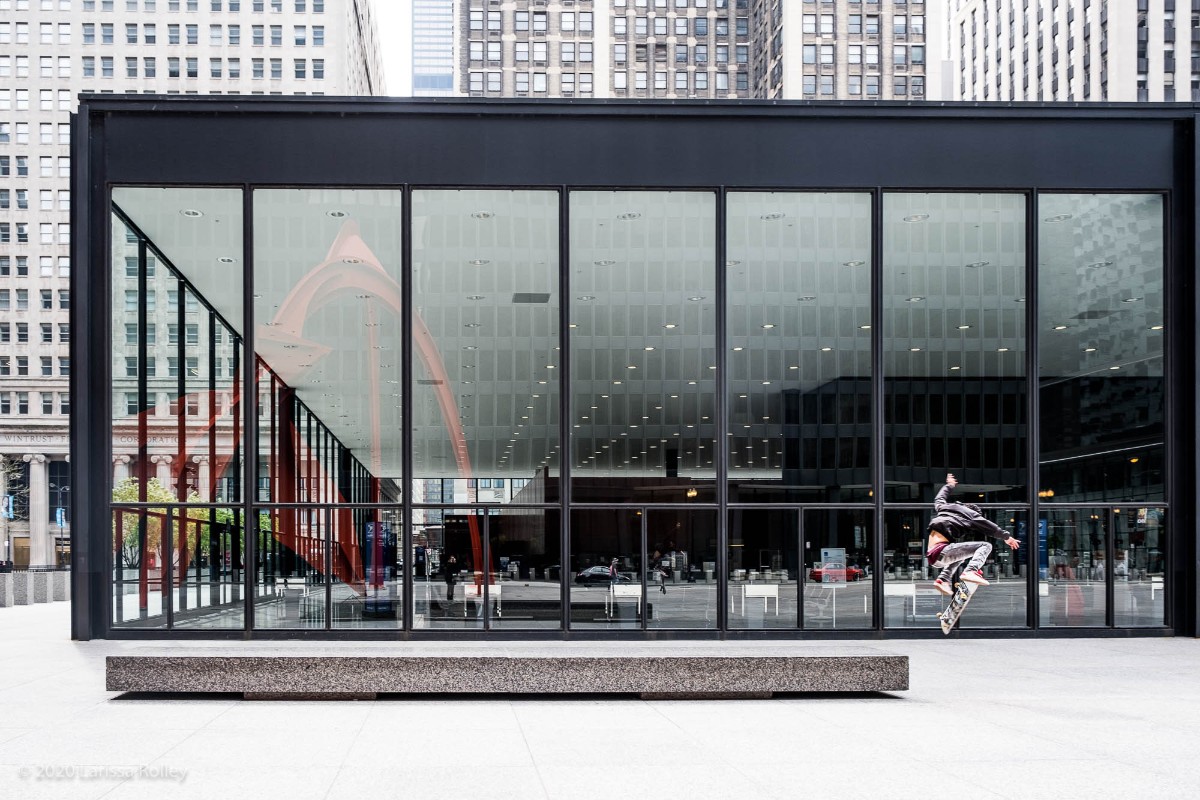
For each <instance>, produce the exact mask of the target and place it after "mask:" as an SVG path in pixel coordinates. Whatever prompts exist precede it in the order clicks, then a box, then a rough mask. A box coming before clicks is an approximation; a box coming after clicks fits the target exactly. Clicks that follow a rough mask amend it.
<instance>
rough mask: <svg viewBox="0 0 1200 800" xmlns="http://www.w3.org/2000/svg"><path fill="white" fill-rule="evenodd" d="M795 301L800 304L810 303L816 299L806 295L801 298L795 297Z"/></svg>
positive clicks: (813, 296)
mask: <svg viewBox="0 0 1200 800" xmlns="http://www.w3.org/2000/svg"><path fill="white" fill-rule="evenodd" d="M796 299H797V300H799V301H800V302H801V303H811V302H812V301H813V300H816V299H817V298H816V296H815V295H811V294H806V295H802V296H801V297H797V298H796Z"/></svg>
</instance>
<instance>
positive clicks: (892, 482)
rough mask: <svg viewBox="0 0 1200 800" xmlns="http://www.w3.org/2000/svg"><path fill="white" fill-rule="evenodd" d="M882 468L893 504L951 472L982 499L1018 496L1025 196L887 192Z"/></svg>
mask: <svg viewBox="0 0 1200 800" xmlns="http://www.w3.org/2000/svg"><path fill="white" fill-rule="evenodd" d="M883 217H884V219H883V231H884V264H883V297H882V303H883V320H884V329H883V348H884V352H883V364H884V375H885V377H884V380H885V388H884V392H885V397H884V409H883V412H884V422H885V426H886V427H885V437H886V438H885V441H884V467H885V470H884V472H885V478H886V480H887V490H886V491H887V494H886V499H887V500H889V501H915V502H924V501H925V499H926V498H928V497H932V495H933V488H934V486H935V484H936V483H937V482H939V481H941V479H942V478H943V476H944V475H945V474H946V472H947V471H952V472H954V473H955V474H956V475H958V476H959V479H960V480H961V481H962V483H963V490H970V491H974V492H977V493H979V494H982V495H983V498H982V499H980V502H995V501H999V500H1012V501H1017V502H1024V501H1025V500H1026V499H1027V498H1026V497H1025V485H1026V480H1027V478H1026V456H1025V437H1026V420H1025V405H1026V404H1025V352H1024V350H1025V310H1024V309H1025V200H1024V198H1023V197H1022V196H1021V195H1016V194H973V193H955V194H949V193H913V194H900V193H897V194H886V195H884V200H883Z"/></svg>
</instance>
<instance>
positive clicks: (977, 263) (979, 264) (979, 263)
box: [964, 261, 992, 269]
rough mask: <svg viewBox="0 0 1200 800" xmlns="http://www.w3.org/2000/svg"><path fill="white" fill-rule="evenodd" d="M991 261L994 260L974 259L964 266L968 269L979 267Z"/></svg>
mask: <svg viewBox="0 0 1200 800" xmlns="http://www.w3.org/2000/svg"><path fill="white" fill-rule="evenodd" d="M991 263H992V262H990V261H972V262H971V263H970V264H966V265H964V266H966V267H967V269H979V268H980V267H986V266H988V265H990V264H991Z"/></svg>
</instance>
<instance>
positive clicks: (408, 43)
mask: <svg viewBox="0 0 1200 800" xmlns="http://www.w3.org/2000/svg"><path fill="white" fill-rule="evenodd" d="M372 6H373V7H374V11H375V25H376V27H377V29H378V30H379V44H380V48H381V50H382V56H383V70H384V72H385V74H386V76H387V77H386V81H387V93H388V94H389V95H391V96H392V97H407V96H409V95H411V94H412V13H411V11H412V8H411V5H410V3H409V0H372Z"/></svg>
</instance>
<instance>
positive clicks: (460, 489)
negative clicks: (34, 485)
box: [71, 95, 1198, 638]
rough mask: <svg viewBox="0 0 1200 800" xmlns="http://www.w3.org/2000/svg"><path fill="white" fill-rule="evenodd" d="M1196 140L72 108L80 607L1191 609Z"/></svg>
mask: <svg viewBox="0 0 1200 800" xmlns="http://www.w3.org/2000/svg"><path fill="white" fill-rule="evenodd" d="M101 120H102V121H103V125H102V126H100V125H99V124H97V123H98V122H99V121H101ZM1195 124H1196V109H1195V108H1193V107H1191V106H1181V105H1178V104H1151V105H1146V104H1141V105H1138V106H1095V107H1086V108H1079V107H1073V106H1065V105H1063V106H1052V105H1047V106H1031V107H1022V108H1001V107H997V106H995V105H989V104H980V105H975V106H957V107H952V108H935V107H932V106H928V105H920V106H918V105H912V104H907V103H881V104H875V105H865V104H863V105H856V106H853V107H852V113H848V111H847V106H846V105H845V104H840V103H838V104H820V103H816V104H814V103H788V102H780V101H769V102H762V103H753V102H746V103H736V104H710V103H703V102H697V103H687V102H674V103H634V102H627V103H621V102H608V103H602V104H597V103H585V102H547V103H533V102H522V101H496V102H479V101H469V100H468V101H457V102H454V101H447V102H439V103H421V102H408V103H405V102H392V103H368V104H358V103H355V102H353V101H350V100H334V99H330V98H315V99H314V98H308V99H306V101H305V103H304V105H302V106H301V105H297V103H296V101H294V100H289V101H288V102H287V103H282V102H279V101H274V100H272V99H271V98H261V99H260V101H259V102H254V101H252V100H246V99H245V98H240V99H238V100H237V101H236V102H234V101H227V100H224V99H222V98H203V97H201V98H193V99H190V100H188V101H183V100H179V99H174V100H173V99H172V98H167V97H154V98H143V97H140V96H126V97H104V96H96V95H93V96H89V97H87V98H85V102H84V107H83V109H82V110H81V113H80V116H79V117H78V119H77V127H76V129H75V130H74V131H73V141H74V142H75V143H76V146H75V148H74V157H75V158H76V162H77V163H78V164H80V165H81V170H80V171H79V172H78V173H77V183H76V184H75V185H74V190H75V191H74V194H73V198H72V200H73V204H72V224H73V234H74V239H73V245H72V247H73V251H72V252H73V256H74V258H76V259H77V260H82V261H84V262H86V263H87V265H88V268H87V269H86V270H76V271H73V272H72V276H71V280H72V289H73V291H74V292H75V293H76V295H77V296H82V297H87V298H88V300H89V302H87V303H82V304H76V309H75V320H76V327H77V328H78V329H79V330H80V331H83V332H84V333H83V335H80V336H76V337H75V338H74V339H73V341H72V353H73V356H74V362H73V363H75V364H76V365H77V366H76V373H75V380H74V382H73V391H74V392H75V394H74V401H75V402H74V403H73V405H74V414H75V416H76V421H77V424H76V425H75V426H74V427H73V429H72V437H73V439H72V449H71V452H72V456H73V460H72V462H71V469H72V470H73V484H72V486H73V492H72V503H73V508H74V511H75V513H76V514H83V515H84V517H85V519H86V525H80V526H77V527H76V529H75V531H74V537H73V543H72V546H73V555H74V557H75V566H76V571H75V578H74V579H75V581H76V584H75V592H74V596H75V597H76V598H78V602H77V603H76V606H75V609H74V614H75V616H74V625H75V628H74V630H75V635H76V636H77V637H80V638H87V637H91V636H113V637H136V636H155V637H157V636H173V635H176V632H177V631H178V632H179V633H180V634H183V633H191V634H193V635H195V634H196V633H199V634H201V635H205V636H236V637H242V636H247V635H249V636H253V637H261V638H270V637H272V636H281V637H287V636H296V635H304V636H313V637H333V638H338V637H341V638H358V637H364V638H370V637H377V638H419V637H422V636H428V635H433V636H447V635H448V636H481V635H488V634H489V633H490V632H493V631H499V632H504V633H509V632H517V633H519V634H520V635H540V636H545V637H551V638H571V637H579V638H587V637H589V636H591V637H595V636H629V637H659V636H690V637H704V636H711V637H764V636H767V637H769V636H779V637H796V636H806V637H814V638H820V637H831V636H832V637H837V636H846V635H854V636H862V635H876V636H889V635H920V634H921V632H922V631H925V632H927V633H929V634H930V635H934V636H940V635H941V634H940V633H939V632H937V631H938V628H937V623H936V619H935V615H936V612H937V611H939V610H940V608H941V604H940V603H941V597H940V595H938V594H937V593H936V591H935V590H934V589H933V588H932V580H931V579H932V577H933V576H932V574H931V572H930V570H929V565H928V560H927V550H926V548H927V544H928V543H927V540H926V536H925V532H926V528H927V524H928V520H929V518H930V514H931V508H930V504H931V501H932V498H933V496H934V493H935V491H936V490H937V488H938V487H939V486H940V485H941V484H942V483H943V482H944V481H945V480H946V474H947V473H948V472H953V473H954V474H955V475H957V476H958V478H959V479H960V481H961V483H960V484H959V488H958V492H959V496H960V497H962V499H964V500H966V499H969V500H970V501H972V502H975V503H977V504H978V505H979V506H980V507H981V508H982V509H983V513H984V514H985V515H986V516H987V517H988V518H989V519H991V520H992V521H994V522H995V523H996V524H997V525H998V526H1000V527H1001V528H1003V529H1004V530H1005V531H1006V532H1008V533H1009V534H1011V535H1012V536H1013V537H1015V538H1016V539H1017V541H1018V542H1019V543H1020V545H1021V547H1020V549H1018V550H1016V551H1011V552H1010V551H1008V549H1007V548H998V549H999V550H1004V552H993V553H992V554H991V555H990V556H989V558H988V559H987V563H986V565H985V572H986V574H987V576H988V578H989V579H990V580H991V582H992V583H991V585H990V586H988V587H986V588H985V590H983V593H981V594H980V596H978V597H977V598H976V599H975V600H974V601H973V603H972V606H971V609H970V612H969V616H968V618H967V621H966V622H964V626H965V630H964V631H963V633H964V634H965V635H997V634H998V633H1001V632H1002V633H1003V634H1004V635H1014V634H1020V635H1029V636H1063V635H1097V634H1098V633H1108V634H1111V635H1130V634H1132V633H1136V634H1139V635H1169V634H1172V633H1183V634H1187V635H1193V634H1194V633H1195V631H1196V609H1197V600H1198V594H1197V576H1196V573H1195V566H1194V564H1195V554H1196V552H1197V539H1196V534H1195V531H1196V526H1195V524H1194V521H1195V519H1196V516H1197V514H1196V501H1195V496H1196V492H1195V486H1196V482H1197V473H1196V464H1195V459H1194V458H1193V457H1192V456H1191V454H1190V451H1189V450H1188V449H1187V447H1186V446H1184V445H1181V444H1180V443H1186V442H1191V441H1194V439H1195V432H1196V430H1197V416H1196V415H1197V411H1196V409H1197V404H1196V382H1195V375H1196V369H1195V367H1196V358H1197V353H1196V350H1195V336H1194V330H1193V327H1194V325H1195V319H1196V317H1195V313H1194V312H1195V306H1196V284H1195V280H1194V270H1193V268H1192V266H1193V265H1194V263H1195V259H1196V253H1195V243H1194V241H1193V238H1192V237H1191V236H1189V235H1187V233H1186V232H1187V231H1189V230H1190V229H1191V227H1192V226H1193V220H1194V219H1195V216H1196V214H1197V213H1198V211H1197V204H1196V199H1195V195H1194V188H1193V187H1194V185H1195V183H1194V181H1195V164H1194V163H1193V160H1192V159H1191V156H1190V153H1191V149H1190V144H1189V143H1190V142H1191V141H1192V138H1191V137H1192V136H1193V135H1194V132H1195V131H1194V126H1195ZM217 131H221V132H223V135H222V136H217V135H215V133H216V132H217ZM284 131H286V132H288V134H290V135H283V132H284ZM535 140H536V141H537V142H539V143H540V146H539V147H537V148H531V147H529V146H528V144H529V142H530V141H535ZM749 140H753V141H754V142H755V143H756V146H755V147H753V148H735V149H733V150H731V151H730V153H728V154H726V156H724V157H722V158H721V159H713V158H712V157H711V142H713V141H749ZM481 141H485V142H487V147H486V148H480V146H479V143H480V142H481ZM630 141H646V142H670V143H671V156H670V158H661V157H659V153H658V151H656V150H654V149H647V150H646V151H644V152H643V151H640V150H636V149H634V150H631V149H629V148H627V147H624V146H621V147H613V145H612V143H614V142H617V143H625V142H630ZM83 142H88V143H90V146H89V147H86V148H85V147H83V146H82V143H83ZM268 145H270V146H268ZM893 148H899V149H900V150H902V151H903V152H905V153H907V154H908V157H907V158H905V159H893V158H888V157H886V156H885V155H883V154H886V153H890V152H891V151H892V149H893ZM180 152H184V153H187V154H188V155H187V157H186V158H179V157H178V154H179V153H180ZM332 152H337V153H338V157H337V158H329V157H327V154H328V153H332ZM580 152H586V153H588V154H589V156H590V157H589V158H587V159H580V158H579V157H578V154H579V153H580ZM864 153H877V154H880V155H879V156H878V157H871V158H864V157H863V154H864ZM807 154H820V157H805V156H806V155H807ZM880 187H886V188H880ZM171 292H176V293H177V294H176V296H175V299H174V301H173V300H172V298H171ZM164 303H165V304H167V306H168V309H167V311H166V313H167V314H168V317H167V318H166V319H163V321H162V322H158V321H157V320H159V319H160V317H159V316H158V315H159V314H161V313H162V312H163V311H164V309H163V304H164ZM189 309H190V310H189ZM171 314H174V315H175V316H174V318H175V319H176V320H177V321H178V322H179V323H180V327H179V328H178V331H180V338H176V339H175V340H173V341H169V342H167V343H166V347H167V350H168V351H169V352H167V353H165V355H166V356H167V358H170V357H174V358H176V359H179V360H180V361H179V362H178V363H180V364H183V365H184V368H183V369H182V370H181V371H179V372H177V373H175V374H173V375H169V376H168V377H167V380H166V382H165V383H163V382H161V378H162V376H161V374H160V372H159V371H158V370H157V368H156V369H155V370H154V371H153V372H152V371H151V370H150V368H149V363H148V361H147V360H146V358H143V357H142V356H143V355H146V356H148V355H149V352H150V347H151V344H150V342H149V341H147V338H148V337H146V336H145V335H142V333H143V332H144V331H148V327H147V326H148V325H150V324H151V322H152V320H154V321H155V324H156V325H162V324H168V325H169V324H170V315H171ZM189 314H194V318H193V317H190V316H189ZM189 323H191V324H196V325H197V329H196V332H195V335H194V336H192V335H191V334H190V333H189V332H188V330H187V327H186V326H187V325H188V324H189ZM131 329H132V330H133V332H134V334H135V338H137V340H138V342H139V344H138V348H140V349H141V352H139V353H138V355H137V357H135V358H134V360H133V361H130V360H129V359H130V355H129V352H128V349H127V345H126V344H125V342H126V341H127V339H126V338H124V337H125V336H127V335H128V331H130V330H131ZM169 335H170V334H169V330H168V333H167V336H168V337H169ZM189 337H190V339H189ZM161 338H162V330H161V329H158V330H157V332H156V339H155V341H156V342H158V341H159V340H160V339H161ZM189 341H194V342H196V344H195V345H189ZM155 346H157V344H156V345H155ZM189 358H191V359H195V361H194V362H192V363H190V364H189V363H188V361H187V360H188V359H189ZM168 365H169V362H168ZM168 368H169V366H168ZM84 398H91V401H90V402H84V401H83V399H84ZM155 420H166V421H167V422H168V424H169V426H170V427H169V429H165V430H164V429H156V428H155V427H153V425H152V422H153V421H155ZM130 440H132V441H130ZM120 453H129V454H130V460H129V463H128V464H127V465H125V467H124V471H123V472H122V473H121V475H119V476H118V475H113V474H112V473H111V469H110V466H111V463H112V460H113V457H114V455H115V454H120ZM202 470H203V473H202V472H201V471H202ZM125 476H128V477H127V478H125ZM122 478H125V479H122ZM118 489H119V491H118Z"/></svg>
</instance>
